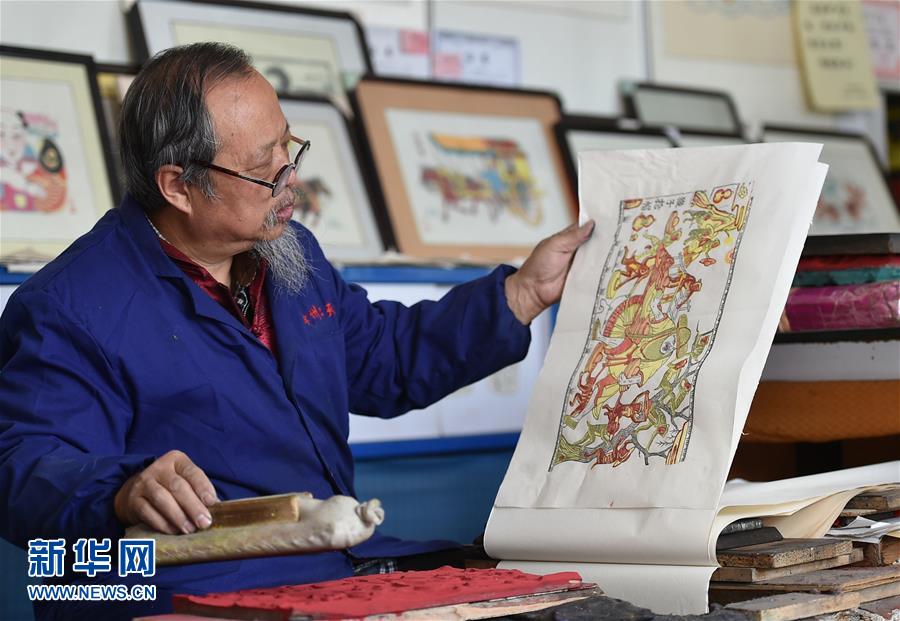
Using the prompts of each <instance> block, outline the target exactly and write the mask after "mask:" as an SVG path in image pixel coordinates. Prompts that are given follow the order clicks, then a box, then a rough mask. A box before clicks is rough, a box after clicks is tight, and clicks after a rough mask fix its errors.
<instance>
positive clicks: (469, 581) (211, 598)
mask: <svg viewBox="0 0 900 621" xmlns="http://www.w3.org/2000/svg"><path fill="white" fill-rule="evenodd" d="M582 586H583V585H582V582H581V576H580V575H579V574H578V573H576V572H574V571H567V572H560V573H556V574H549V575H547V576H538V575H535V574H528V573H525V572H521V571H518V570H516V569H455V568H453V567H441V568H440V569H435V570H432V571H404V572H396V573H393V574H380V575H374V576H359V577H354V578H344V579H343V580H332V581H329V582H319V583H316V584H300V585H296V586H282V587H273V588H268V589H248V590H246V591H235V592H233V593H213V594H210V595H176V596H175V597H174V605H175V611H176V612H184V613H201V614H207V615H210V614H215V615H217V616H219V617H226V618H238V619H249V618H255V619H263V620H267V621H268V620H273V621H281V620H284V621H288V620H289V619H291V618H292V617H295V616H300V615H306V616H311V617H313V618H315V619H347V618H360V617H365V616H367V615H374V614H384V613H398V612H404V611H407V610H415V609H418V608H433V607H436V606H450V605H453V604H462V603H467V602H480V601H486V600H491V599H501V598H506V597H517V596H523V595H535V594H538V593H548V592H551V591H565V590H569V589H577V588H581V587H582Z"/></svg>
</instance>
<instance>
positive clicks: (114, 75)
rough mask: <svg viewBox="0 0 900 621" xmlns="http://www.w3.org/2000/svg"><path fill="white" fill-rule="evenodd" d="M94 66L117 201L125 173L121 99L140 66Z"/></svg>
mask: <svg viewBox="0 0 900 621" xmlns="http://www.w3.org/2000/svg"><path fill="white" fill-rule="evenodd" d="M96 68H97V89H98V91H99V92H100V105H101V108H102V109H103V122H104V124H105V125H106V133H107V135H108V136H109V140H110V144H111V147H112V155H113V157H112V165H113V170H114V171H115V174H116V183H115V184H114V187H115V188H116V189H117V190H119V192H118V193H117V194H116V196H114V197H113V198H114V199H115V201H116V202H117V203H118V202H119V201H121V200H122V192H124V188H125V173H124V172H123V171H122V158H121V157H120V156H119V118H120V116H121V113H122V100H123V99H125V93H126V91H127V90H128V87H129V86H131V82H132V81H133V80H134V77H135V76H136V75H137V72H138V70H139V69H140V67H138V66H136V65H114V64H99V63H98V64H97V65H96Z"/></svg>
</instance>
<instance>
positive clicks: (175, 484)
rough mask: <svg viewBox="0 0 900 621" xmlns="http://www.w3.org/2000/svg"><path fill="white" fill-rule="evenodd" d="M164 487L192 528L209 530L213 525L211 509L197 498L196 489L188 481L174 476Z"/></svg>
mask: <svg viewBox="0 0 900 621" xmlns="http://www.w3.org/2000/svg"><path fill="white" fill-rule="evenodd" d="M198 470H199V468H198ZM204 478H205V477H204ZM164 485H165V487H166V489H168V490H169V492H170V493H171V494H172V496H173V497H174V498H175V501H176V502H177V503H178V505H179V506H180V507H181V510H182V511H183V512H184V514H185V515H186V516H187V519H188V520H189V521H190V522H191V525H192V526H196V527H197V528H199V529H204V528H209V526H210V525H211V524H212V516H211V515H210V514H209V509H207V508H206V505H205V504H203V501H201V500H200V498H199V497H198V496H197V493H196V492H195V491H194V487H193V486H192V485H191V483H190V482H189V481H188V480H187V479H185V478H184V477H181V476H178V475H177V474H174V475H172V477H171V478H170V479H169V480H168V481H166V482H165V483H164ZM182 530H184V529H182ZM191 530H193V529H191Z"/></svg>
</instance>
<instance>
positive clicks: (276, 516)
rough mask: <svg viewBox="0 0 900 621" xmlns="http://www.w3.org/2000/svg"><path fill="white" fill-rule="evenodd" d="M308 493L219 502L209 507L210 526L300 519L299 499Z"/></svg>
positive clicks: (244, 524) (247, 524)
mask: <svg viewBox="0 0 900 621" xmlns="http://www.w3.org/2000/svg"><path fill="white" fill-rule="evenodd" d="M304 497H306V498H309V497H310V494H308V493H306V492H304V493H297V494H277V495H275V496H259V497H257V498H242V499H240V500H229V501H226V502H219V503H216V504H214V505H212V506H211V507H210V508H209V513H210V515H211V516H212V528H225V527H231V526H251V525H256V524H267V523H270V522H296V521H298V520H299V519H300V504H299V503H300V499H301V498H304Z"/></svg>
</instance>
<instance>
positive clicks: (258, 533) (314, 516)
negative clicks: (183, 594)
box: [125, 492, 384, 565]
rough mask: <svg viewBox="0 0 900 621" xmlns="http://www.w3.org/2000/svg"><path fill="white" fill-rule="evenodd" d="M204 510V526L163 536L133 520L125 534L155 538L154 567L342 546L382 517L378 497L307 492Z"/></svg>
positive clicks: (357, 539) (232, 502) (363, 535)
mask: <svg viewBox="0 0 900 621" xmlns="http://www.w3.org/2000/svg"><path fill="white" fill-rule="evenodd" d="M209 509H210V515H211V516H212V526H210V527H209V528H208V529H206V530H202V531H198V532H195V533H191V534H189V535H166V534H163V533H158V532H156V531H154V530H152V529H150V528H149V527H147V526H145V525H144V524H138V525H136V526H133V527H131V528H129V529H128V530H126V531H125V537H127V538H131V539H153V540H155V541H156V564H157V565H183V564H188V563H200V562H207V561H225V560H233V559H241V558H254V557H260V556H278V555H282V554H309V553H313V552H323V551H326V550H342V549H344V548H349V547H351V546H355V545H357V544H359V543H362V542H363V541H365V540H366V539H368V538H369V537H371V536H372V533H374V532H375V527H376V526H378V525H379V524H381V523H382V522H383V521H384V509H382V508H381V503H380V502H379V501H378V500H377V499H372V500H369V501H366V502H363V503H360V502H357V500H356V499H355V498H350V497H349V496H332V497H331V498H328V499H327V500H319V499H316V498H313V497H312V495H311V494H309V493H307V492H301V493H295V494H279V495H277V496H261V497H259V498H246V499H241V500H229V501H225V502H220V503H217V504H215V505H213V506H211V507H210V508H209Z"/></svg>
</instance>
